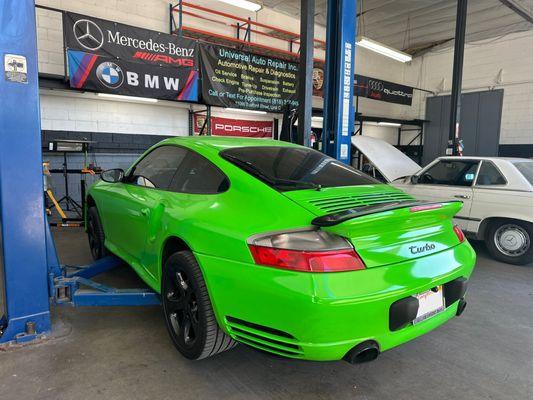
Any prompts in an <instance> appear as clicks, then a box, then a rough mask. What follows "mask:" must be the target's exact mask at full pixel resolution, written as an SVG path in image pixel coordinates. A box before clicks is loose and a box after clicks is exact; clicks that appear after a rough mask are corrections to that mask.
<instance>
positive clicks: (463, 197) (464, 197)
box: [453, 194, 470, 200]
mask: <svg viewBox="0 0 533 400" xmlns="http://www.w3.org/2000/svg"><path fill="white" fill-rule="evenodd" d="M453 197H455V198H456V199H465V200H467V199H469V198H470V196H467V195H466V194H456V195H455V196H453Z"/></svg>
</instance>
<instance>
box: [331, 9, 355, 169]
mask: <svg viewBox="0 0 533 400" xmlns="http://www.w3.org/2000/svg"><path fill="white" fill-rule="evenodd" d="M356 10H357V0H328V3H327V19H328V21H327V39H326V71H325V82H324V124H323V126H324V128H323V134H322V136H323V139H322V143H323V145H322V151H323V152H325V153H326V154H328V155H330V156H332V157H335V158H336V159H337V160H340V161H342V162H344V163H346V164H349V163H350V162H351V156H350V153H351V135H352V133H353V130H354V123H355V110H354V99H353V95H354V75H355V74H354V71H355V36H356V18H355V15H356V14H357V13H356Z"/></svg>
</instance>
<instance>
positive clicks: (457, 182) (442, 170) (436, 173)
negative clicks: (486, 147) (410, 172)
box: [418, 160, 479, 186]
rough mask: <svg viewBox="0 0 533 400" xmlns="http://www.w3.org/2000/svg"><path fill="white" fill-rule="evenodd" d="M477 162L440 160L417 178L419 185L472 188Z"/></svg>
mask: <svg viewBox="0 0 533 400" xmlns="http://www.w3.org/2000/svg"><path fill="white" fill-rule="evenodd" d="M478 163H479V162H478V161H472V160H470V161H469V160H464V161H463V160H440V161H439V162H437V163H436V164H435V165H433V166H432V167H431V168H429V169H428V170H427V171H425V172H424V173H423V174H422V175H421V176H420V178H419V180H418V183H419V184H426V185H451V186H472V183H473V182H474V178H475V176H476V170H477V166H478Z"/></svg>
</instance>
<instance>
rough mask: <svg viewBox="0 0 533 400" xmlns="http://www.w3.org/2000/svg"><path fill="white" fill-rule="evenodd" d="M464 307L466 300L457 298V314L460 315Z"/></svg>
mask: <svg viewBox="0 0 533 400" xmlns="http://www.w3.org/2000/svg"><path fill="white" fill-rule="evenodd" d="M465 308H466V300H465V299H460V300H459V304H458V305H457V314H456V315H457V316H459V315H461V314H462V313H463V311H464V310H465Z"/></svg>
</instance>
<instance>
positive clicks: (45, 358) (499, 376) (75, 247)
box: [0, 229, 533, 400]
mask: <svg viewBox="0 0 533 400" xmlns="http://www.w3.org/2000/svg"><path fill="white" fill-rule="evenodd" d="M56 240H57V246H58V248H59V251H60V255H61V257H62V262H64V263H82V262H89V261H90V255H89V251H88V248H87V245H86V239H85V236H84V235H83V234H82V232H80V231H79V230H75V229H74V230H67V229H64V230H61V231H59V232H56ZM476 249H477V250H478V255H479V258H478V265H477V268H476V270H475V272H474V275H473V277H472V279H471V286H470V289H469V295H468V307H467V309H466V311H465V313H464V314H463V316H461V317H460V318H455V319H454V320H452V321H450V322H449V323H448V324H446V325H445V326H442V327H440V328H439V329H437V330H435V331H433V332H431V333H429V334H427V335H425V336H423V337H421V338H418V339H416V340H414V341H412V342H410V343H407V344H405V345H403V346H401V347H399V348H396V349H393V350H390V351H388V352H385V353H384V354H382V355H381V356H380V357H379V358H378V359H377V360H376V361H374V362H372V363H368V364H363V365H357V366H352V365H349V364H348V363H345V362H342V361H339V362H328V363H317V362H304V361H294V360H285V359H280V358H275V357H271V356H269V355H266V354H262V353H259V352H257V351H254V350H253V349H250V348H248V347H246V346H243V345H240V346H238V347H237V348H235V349H233V350H231V351H229V352H227V353H223V354H221V355H219V356H217V357H214V358H212V359H207V360H203V361H200V362H190V361H187V360H185V359H184V358H182V357H181V356H180V355H179V354H178V353H177V352H176V351H175V350H174V348H173V347H172V345H171V343H170V340H169V339H168V337H167V333H166V331H165V328H164V322H163V318H162V315H161V311H160V309H159V307H147V308H128V309H126V308H113V309H103V308H100V309H77V310H76V309H72V308H68V307H65V308H60V309H55V310H54V321H55V325H54V326H55V327H56V337H55V338H53V339H51V340H49V341H47V342H44V343H42V344H39V345H32V346H28V347H24V348H20V349H16V350H8V351H4V352H0V399H2V400H11V399H54V400H59V399H76V400H82V399H91V400H94V399H128V400H130V399H157V400H162V399H180V400H185V399H214V398H225V399H246V400H250V399H260V398H269V399H290V398H296V397H298V398H300V399H307V398H312V399H336V400H338V399H368V400H370V399H380V400H384V399H395V400H401V399H406V400H412V399H432V400H439V399H446V400H449V399H469V400H472V399H497V400H503V399H531V398H533V373H532V372H533V265H529V266H527V267H517V266H510V265H505V264H501V263H498V262H495V261H493V260H491V259H489V258H488V256H487V254H486V251H485V249H484V247H483V246H482V245H477V244H476ZM106 279H110V280H112V281H118V282H122V283H126V284H128V285H137V284H139V280H138V279H137V277H136V276H135V275H134V274H133V273H132V272H131V271H130V270H129V269H127V268H124V269H122V270H119V271H117V272H116V273H114V274H112V275H111V276H108V277H106Z"/></svg>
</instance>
